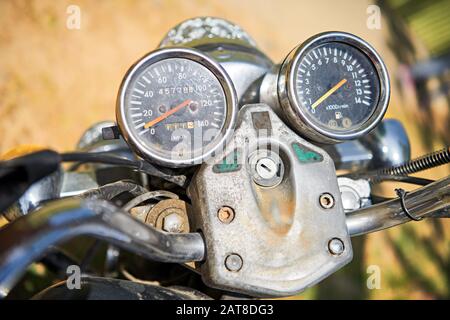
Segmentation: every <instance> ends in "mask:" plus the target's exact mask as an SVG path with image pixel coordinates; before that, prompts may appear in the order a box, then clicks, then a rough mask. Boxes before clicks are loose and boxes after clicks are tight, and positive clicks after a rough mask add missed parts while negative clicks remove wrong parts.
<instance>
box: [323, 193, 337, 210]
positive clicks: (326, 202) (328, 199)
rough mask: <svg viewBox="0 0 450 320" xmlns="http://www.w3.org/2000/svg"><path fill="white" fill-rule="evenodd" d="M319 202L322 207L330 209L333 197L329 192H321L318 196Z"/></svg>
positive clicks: (332, 205)
mask: <svg viewBox="0 0 450 320" xmlns="http://www.w3.org/2000/svg"><path fill="white" fill-rule="evenodd" d="M319 203H320V205H321V206H322V208H324V209H331V208H333V207H334V198H333V196H332V195H331V194H330V193H323V194H321V195H320V197H319Z"/></svg>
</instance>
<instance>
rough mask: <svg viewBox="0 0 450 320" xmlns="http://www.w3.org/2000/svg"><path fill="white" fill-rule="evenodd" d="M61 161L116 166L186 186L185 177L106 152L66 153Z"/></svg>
mask: <svg viewBox="0 0 450 320" xmlns="http://www.w3.org/2000/svg"><path fill="white" fill-rule="evenodd" d="M61 159H62V161H64V162H83V163H86V162H90V163H103V164H111V165H118V166H123V167H128V168H132V169H135V170H137V171H141V172H144V173H146V174H148V175H151V176H155V177H158V178H161V179H164V180H166V181H169V182H172V183H174V184H176V185H178V186H181V187H184V185H185V184H186V176H184V175H173V174H172V173H171V172H164V171H163V170H162V169H160V168H157V167H156V166H154V165H152V164H150V163H148V162H146V161H143V160H130V159H126V158H122V157H117V156H113V155H111V154H110V153H106V152H95V153H94V152H67V153H62V154H61Z"/></svg>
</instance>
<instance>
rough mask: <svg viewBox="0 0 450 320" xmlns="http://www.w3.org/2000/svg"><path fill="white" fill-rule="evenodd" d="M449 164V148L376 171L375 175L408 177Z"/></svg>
mask: <svg viewBox="0 0 450 320" xmlns="http://www.w3.org/2000/svg"><path fill="white" fill-rule="evenodd" d="M447 163H450V147H446V148H444V149H442V150H439V151H435V152H432V153H429V154H426V155H423V156H421V157H418V158H415V159H412V160H410V161H408V162H406V163H404V164H401V165H398V166H393V167H390V168H385V169H380V170H377V174H392V175H408V174H412V173H416V172H420V171H424V170H427V169H431V168H435V167H438V166H442V165H444V164H447Z"/></svg>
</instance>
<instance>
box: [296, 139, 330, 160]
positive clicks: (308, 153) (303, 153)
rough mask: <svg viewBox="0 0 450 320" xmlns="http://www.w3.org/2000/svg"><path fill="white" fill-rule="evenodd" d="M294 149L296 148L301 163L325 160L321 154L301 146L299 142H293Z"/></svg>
mask: <svg viewBox="0 0 450 320" xmlns="http://www.w3.org/2000/svg"><path fill="white" fill-rule="evenodd" d="M292 149H294V152H295V155H296V156H297V159H298V161H300V162H301V163H311V162H320V161H322V160H323V157H322V155H321V154H319V153H317V152H314V151H312V150H310V149H308V148H306V147H303V146H300V145H299V144H298V143H293V144H292Z"/></svg>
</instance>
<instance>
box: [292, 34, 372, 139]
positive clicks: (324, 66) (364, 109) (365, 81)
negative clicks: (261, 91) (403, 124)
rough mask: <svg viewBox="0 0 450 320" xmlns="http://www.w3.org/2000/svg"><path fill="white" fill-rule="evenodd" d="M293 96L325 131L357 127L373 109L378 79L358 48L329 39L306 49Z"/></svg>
mask: <svg viewBox="0 0 450 320" xmlns="http://www.w3.org/2000/svg"><path fill="white" fill-rule="evenodd" d="M295 81H296V83H295V88H296V96H297V100H298V102H299V103H300V106H299V107H300V108H303V110H306V112H305V113H306V116H307V117H308V118H309V119H311V120H312V122H313V123H315V124H317V125H318V126H319V127H322V128H324V129H326V130H331V131H337V132H344V131H351V130H352V129H355V128H358V127H360V126H361V125H362V124H363V123H365V122H366V121H367V120H368V119H369V118H370V116H371V115H372V113H373V112H374V111H375V109H376V107H377V105H378V100H379V95H380V82H379V79H378V74H377V71H376V69H375V67H374V65H373V64H372V62H371V61H370V59H369V58H368V57H367V56H366V55H365V54H364V53H363V52H362V51H360V50H359V49H357V48H355V47H353V46H351V45H348V44H345V43H341V42H329V43H326V44H322V45H320V46H317V47H315V48H312V49H310V50H309V51H306V52H305V54H303V56H302V57H301V58H300V60H299V63H298V67H297V70H296V80H295Z"/></svg>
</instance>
